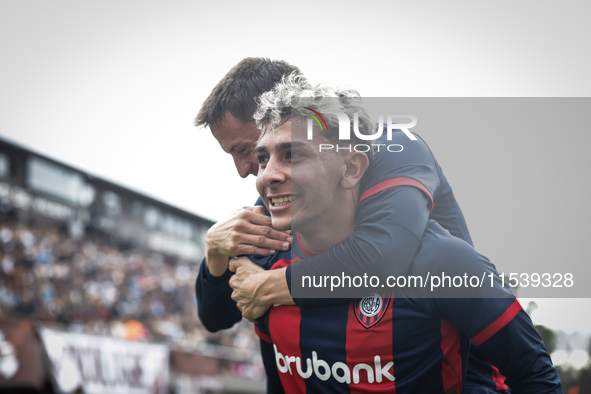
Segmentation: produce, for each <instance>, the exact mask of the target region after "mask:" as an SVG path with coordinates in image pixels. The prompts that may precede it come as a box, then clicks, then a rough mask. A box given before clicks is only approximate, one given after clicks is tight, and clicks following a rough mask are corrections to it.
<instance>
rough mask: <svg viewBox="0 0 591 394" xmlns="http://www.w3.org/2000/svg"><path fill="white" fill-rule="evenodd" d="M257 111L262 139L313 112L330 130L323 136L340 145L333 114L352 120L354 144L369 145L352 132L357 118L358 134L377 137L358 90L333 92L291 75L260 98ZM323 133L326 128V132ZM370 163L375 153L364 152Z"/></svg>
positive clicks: (300, 76) (335, 119)
mask: <svg viewBox="0 0 591 394" xmlns="http://www.w3.org/2000/svg"><path fill="white" fill-rule="evenodd" d="M257 101H258V107H257V110H256V112H255V113H254V116H253V119H254V120H255V122H256V125H257V127H258V128H259V129H260V130H261V137H262V136H263V135H264V134H265V133H266V132H267V131H269V130H274V129H276V128H277V127H279V126H281V125H282V124H284V123H285V122H287V121H289V120H294V118H301V119H304V118H305V117H306V116H307V115H308V114H309V113H310V110H309V109H308V108H311V109H313V110H315V111H318V112H320V113H321V114H322V115H323V117H324V118H325V119H326V123H327V125H328V130H323V131H322V132H321V135H322V136H323V137H324V138H326V139H327V140H329V141H331V142H333V143H338V142H339V132H338V130H339V120H338V118H337V116H336V115H334V114H331V113H329V111H331V110H337V111H340V112H344V113H345V114H347V116H349V119H350V120H351V122H350V125H351V140H350V143H351V144H367V141H364V140H361V139H359V138H358V137H357V136H356V135H355V133H354V132H353V119H354V115H355V114H357V115H358V124H359V126H358V127H359V132H360V133H361V134H365V135H370V134H375V132H376V129H375V125H374V123H373V122H372V121H371V119H370V118H369V115H368V114H367V111H366V110H365V108H364V106H363V102H362V100H361V96H360V95H359V93H358V92H357V91H356V90H353V89H347V88H333V87H331V86H329V85H326V84H318V85H312V84H310V82H308V80H307V79H306V78H305V77H303V76H302V75H301V74H297V73H292V74H290V75H288V76H286V77H283V79H282V80H281V82H279V83H277V84H276V85H275V87H274V88H273V90H271V91H268V92H265V93H263V94H262V95H261V96H259V98H258V99H257ZM323 129H324V128H323ZM365 153H366V154H367V155H368V157H369V159H370V160H371V159H372V158H373V150H372V149H370V150H369V152H365Z"/></svg>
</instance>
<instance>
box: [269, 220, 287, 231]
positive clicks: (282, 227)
mask: <svg viewBox="0 0 591 394" xmlns="http://www.w3.org/2000/svg"><path fill="white" fill-rule="evenodd" d="M271 225H272V226H273V228H274V229H275V230H278V231H286V230H291V221H289V222H284V221H283V220H272V221H271Z"/></svg>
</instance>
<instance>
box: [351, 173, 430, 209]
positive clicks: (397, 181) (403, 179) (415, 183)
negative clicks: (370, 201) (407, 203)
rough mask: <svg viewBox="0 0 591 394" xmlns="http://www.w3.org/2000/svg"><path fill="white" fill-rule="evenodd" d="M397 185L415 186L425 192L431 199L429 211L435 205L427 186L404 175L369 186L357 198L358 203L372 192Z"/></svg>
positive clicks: (376, 192) (372, 193) (371, 194)
mask: <svg viewBox="0 0 591 394" xmlns="http://www.w3.org/2000/svg"><path fill="white" fill-rule="evenodd" d="M398 186H412V187H416V188H417V189H419V190H420V191H422V192H423V193H425V194H426V195H427V197H429V200H430V201H431V211H432V210H433V207H434V206H435V205H434V202H433V196H432V195H431V192H430V191H429V189H427V187H426V186H425V185H423V184H422V183H421V182H419V181H417V180H416V179H412V178H406V177H400V178H392V179H388V180H385V181H383V182H380V183H378V184H377V185H375V186H372V187H370V188H369V189H368V190H366V191H365V193H363V194H362V195H361V198H360V199H359V203H358V204H361V201H363V200H365V199H366V198H368V197H371V196H373V195H374V194H378V193H379V192H381V191H384V190H386V189H390V188H393V187H398Z"/></svg>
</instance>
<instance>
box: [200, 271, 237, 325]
mask: <svg viewBox="0 0 591 394" xmlns="http://www.w3.org/2000/svg"><path fill="white" fill-rule="evenodd" d="M232 275H233V273H232V272H231V271H230V270H227V271H226V272H225V273H224V274H223V275H222V276H218V277H216V276H213V275H211V273H210V272H209V269H208V268H207V264H206V263H205V259H203V262H202V263H201V267H200V269H199V275H197V281H196V282H195V294H196V296H197V312H198V315H199V319H201V322H202V323H203V326H204V327H205V328H207V329H208V330H209V331H211V332H216V331H219V330H223V329H226V328H230V327H232V326H233V325H234V324H235V323H237V322H239V321H240V320H241V319H242V314H241V313H240V310H239V309H238V307H237V306H236V303H235V302H234V300H232V298H231V297H230V296H231V295H232V288H231V287H230V284H229V280H230V277H231V276H232Z"/></svg>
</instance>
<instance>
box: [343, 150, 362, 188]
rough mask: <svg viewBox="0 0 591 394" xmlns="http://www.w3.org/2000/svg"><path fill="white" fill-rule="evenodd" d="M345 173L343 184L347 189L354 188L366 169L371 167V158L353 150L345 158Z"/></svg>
mask: <svg viewBox="0 0 591 394" xmlns="http://www.w3.org/2000/svg"><path fill="white" fill-rule="evenodd" d="M345 165H346V169H345V173H344V174H343V177H342V179H341V186H342V187H344V188H345V189H352V188H354V187H355V185H357V184H358V183H359V181H360V180H361V177H363V174H365V171H367V168H368V167H369V159H368V158H367V155H366V154H365V153H362V152H353V153H351V154H349V155H347V159H346V160H345Z"/></svg>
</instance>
